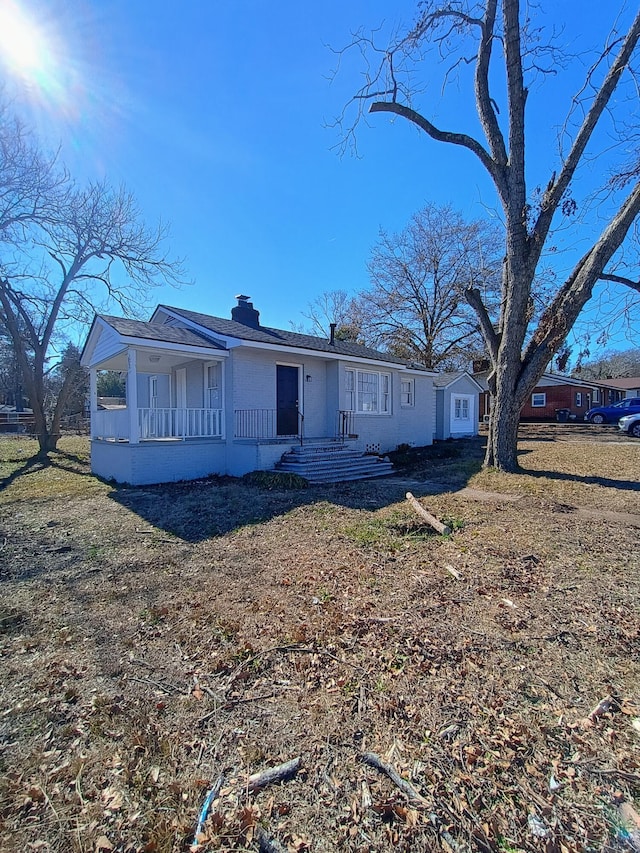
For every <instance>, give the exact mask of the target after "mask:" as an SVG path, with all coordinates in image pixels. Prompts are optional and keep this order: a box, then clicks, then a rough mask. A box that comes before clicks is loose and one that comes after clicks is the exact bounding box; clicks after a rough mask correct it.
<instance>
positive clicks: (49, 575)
mask: <svg viewBox="0 0 640 853" xmlns="http://www.w3.org/2000/svg"><path fill="white" fill-rule="evenodd" d="M482 444H483V440H482V438H480V439H477V440H468V441H460V442H443V443H441V444H438V445H436V446H434V447H433V448H428V449H424V450H423V451H413V452H409V453H406V454H398V455H397V456H396V458H395V461H396V463H397V470H398V473H397V475H396V476H395V477H392V478H389V479H385V480H380V481H370V482H361V483H354V484H343V485H335V486H328V487H323V488H320V487H317V488H307V489H283V488H276V487H271V488H269V484H268V481H266V480H265V482H264V483H263V485H262V486H256V485H251V484H249V483H247V482H242V481H240V480H233V479H230V478H223V479H219V478H214V479H210V480H203V481H199V482H196V483H189V484H176V485H171V486H154V487H146V488H127V487H121V486H114V485H113V484H108V483H104V482H101V481H99V480H97V479H95V478H94V477H92V476H91V474H90V472H89V467H88V443H87V442H86V440H85V439H79V438H68V439H64V440H63V441H62V443H61V446H60V451H61V452H60V453H59V454H57V455H55V456H54V457H53V458H52V464H51V465H49V466H47V467H44V468H43V467H41V466H40V465H39V464H37V463H36V462H35V461H34V459H33V458H32V454H33V453H34V450H35V448H34V445H33V443H31V442H28V441H26V440H23V439H17V438H14V439H2V440H0V477H3V478H4V479H3V480H2V489H1V490H0V589H1V590H2V604H1V605H0V676H1V681H0V691H1V693H0V696H1V703H0V850H2V851H30V850H37V851H56V853H58V851H59V852H60V853H62V852H63V851H64V853H67V851H83V853H85V851H86V853H89V851H91V853H94V851H95V852H96V853H97V852H98V851H107V852H108V851H121V853H124V852H125V851H129V852H130V853H133V851H139V853H143V851H146V853H152V852H153V851H158V853H161V851H185V850H189V849H190V847H192V845H193V844H194V841H196V840H197V842H198V846H193V847H192V849H194V850H200V851H213V850H216V851H217V850H220V851H225V850H237V849H250V850H258V849H260V850H263V851H282V850H287V851H306V850H309V851H318V853H319V851H334V850H340V851H362V852H363V853H364V851H381V850H388V849H392V848H395V849H398V850H404V851H429V850H445V851H452V850H453V851H483V853H484V852H485V851H492V853H493V851H505V853H506V851H510V852H511V853H514V851H545V853H553V851H558V853H565V851H603V850H612V851H613V850H616V851H617V850H634V849H635V850H638V849H640V828H639V826H638V825H636V824H635V819H636V818H637V812H638V811H640V687H639V685H640V556H639V554H640V549H639V547H638V542H639V539H640V488H639V483H640V441H637V440H633V439H630V438H627V437H625V436H622V435H620V434H618V431H617V430H616V429H614V428H611V427H600V428H599V427H593V426H591V425H588V426H583V425H566V424H541V425H523V426H522V428H521V440H520V445H519V450H520V462H521V465H522V468H523V473H521V474H517V475H505V474H499V473H497V472H495V471H482V470H481V460H482ZM407 491H411V492H412V493H413V494H414V495H415V496H416V497H418V498H419V500H420V502H421V503H422V505H423V506H424V507H425V509H427V510H428V511H429V512H430V513H432V514H433V515H435V516H437V517H438V518H439V519H441V520H443V521H445V523H447V524H448V525H449V526H450V528H451V529H452V532H451V533H450V534H449V535H444V536H442V535H438V534H436V533H435V532H434V531H433V530H432V529H431V528H429V527H428V526H427V525H425V524H424V522H422V521H421V519H420V518H419V517H418V515H417V514H416V513H415V512H414V511H413V510H412V509H411V507H410V506H409V503H408V502H407V501H406V500H405V493H406V492H407ZM293 759H299V766H298V765H289V767H288V768H285V769H284V770H283V771H282V772H283V774H284V779H283V781H280V782H271V783H270V784H269V781H270V780H269V778H268V777H265V776H264V775H259V776H258V778H257V779H256V778H254V777H253V774H264V773H265V771H267V770H269V769H270V768H274V767H277V766H279V765H281V764H283V763H284V762H288V761H291V760H293ZM287 770H288V772H287ZM216 780H217V781H218V783H219V784H218V785H217V788H216V790H217V794H216V795H215V797H214V798H213V802H212V803H211V805H210V808H209V810H208V812H207V816H206V820H204V822H203V824H202V825H201V827H200V829H201V832H200V833H199V835H198V838H197V839H195V838H194V836H195V833H196V828H197V825H198V816H199V813H200V811H201V809H202V806H203V803H204V801H205V797H206V795H207V792H208V791H209V790H210V789H211V788H212V786H213V785H214V783H215V782H216ZM634 815H635V817H634ZM638 820H639V821H640V818H638ZM634 844H636V845H637V846H636V847H634V846H633V845H634Z"/></svg>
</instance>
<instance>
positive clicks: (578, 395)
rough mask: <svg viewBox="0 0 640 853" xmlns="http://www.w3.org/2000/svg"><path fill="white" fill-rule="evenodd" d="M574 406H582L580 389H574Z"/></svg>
mask: <svg viewBox="0 0 640 853" xmlns="http://www.w3.org/2000/svg"><path fill="white" fill-rule="evenodd" d="M576 406H582V391H576Z"/></svg>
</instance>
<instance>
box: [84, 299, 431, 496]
mask: <svg viewBox="0 0 640 853" xmlns="http://www.w3.org/2000/svg"><path fill="white" fill-rule="evenodd" d="M237 298H238V304H237V306H235V307H234V308H233V310H232V312H231V314H232V319H230V320H227V319H223V318H220V317H211V316H208V315H206V314H200V313H196V312H194V311H186V310H183V309H180V308H171V307H169V306H166V305H159V306H158V307H157V308H156V310H155V311H154V313H153V316H152V317H151V320H150V322H141V321H138V320H126V319H123V318H118V317H110V316H101V315H98V316H96V318H95V319H94V322H93V325H92V327H91V330H90V332H89V335H88V337H87V341H86V344H85V347H84V350H83V354H82V364H83V366H84V367H86V368H88V370H89V373H90V377H91V467H92V470H93V472H94V473H95V474H97V475H99V476H101V477H105V478H108V479H109V478H112V479H114V480H116V481H117V482H126V483H131V484H132V485H142V484H150V483H161V482H169V481H175V480H188V479H194V478H197V477H202V476H206V475H208V474H231V475H234V476H239V475H242V474H244V473H246V472H248V471H253V470H265V469H267V470H268V469H271V468H273V466H274V465H275V464H276V463H277V462H278V460H280V458H281V457H282V456H283V453H286V452H287V451H293V450H294V449H295V448H299V447H300V446H301V445H302V446H304V447H305V448H313V447H314V445H315V446H316V447H319V446H321V445H324V446H325V447H326V446H329V447H330V448H336V447H343V448H344V447H345V446H346V447H349V448H350V451H351V452H352V453H353V452H354V451H358V453H359V454H360V455H362V454H365V453H370V454H371V453H381V454H384V453H386V452H388V451H390V450H394V449H395V448H396V447H397V446H398V445H399V444H409V445H415V446H423V445H427V444H431V442H432V438H433V434H434V429H435V399H434V388H433V374H432V373H431V372H429V371H425V370H424V369H421V368H419V367H416V366H414V365H408V364H406V363H405V362H403V361H402V360H401V359H396V358H393V357H391V356H389V355H387V354H384V353H380V352H378V351H377V350H373V349H370V348H368V347H364V346H360V345H359V344H354V343H350V342H346V341H340V340H337V339H336V338H335V337H334V335H333V331H332V334H331V338H330V339H326V338H320V337H313V336H310V335H301V334H297V333H294V332H289V331H284V330H282V329H272V328H268V327H264V326H262V325H260V320H259V313H258V311H256V310H255V309H254V307H253V305H252V303H251V302H249V297H248V296H238V297H237ZM102 370H115V371H121V372H123V373H125V374H126V377H127V382H126V387H127V397H126V406H124V407H120V408H109V409H104V410H101V409H100V408H99V407H98V398H97V376H98V373H99V371H102ZM363 476H364V475H363ZM325 479H329V478H328V477H326V478H325Z"/></svg>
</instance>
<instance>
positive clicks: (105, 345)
mask: <svg viewBox="0 0 640 853" xmlns="http://www.w3.org/2000/svg"><path fill="white" fill-rule="evenodd" d="M123 349H124V347H123V345H122V341H121V340H120V337H119V335H118V333H117V332H116V331H115V330H114V329H112V328H111V327H110V326H105V327H103V328H102V329H101V330H100V335H99V337H98V340H97V343H96V345H95V348H94V350H93V353H92V355H91V363H92V364H99V363H100V362H101V361H104V360H105V359H107V358H111V356H113V355H116V353H119V352H121V351H122V350H123Z"/></svg>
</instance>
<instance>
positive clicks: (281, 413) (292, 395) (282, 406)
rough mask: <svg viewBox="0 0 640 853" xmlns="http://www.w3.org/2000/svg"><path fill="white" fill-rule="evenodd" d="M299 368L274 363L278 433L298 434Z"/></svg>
mask: <svg viewBox="0 0 640 853" xmlns="http://www.w3.org/2000/svg"><path fill="white" fill-rule="evenodd" d="M298 379H299V368H297V367H290V366H289V365H284V364H278V365H276V418H277V434H278V435H297V434H298Z"/></svg>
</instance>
